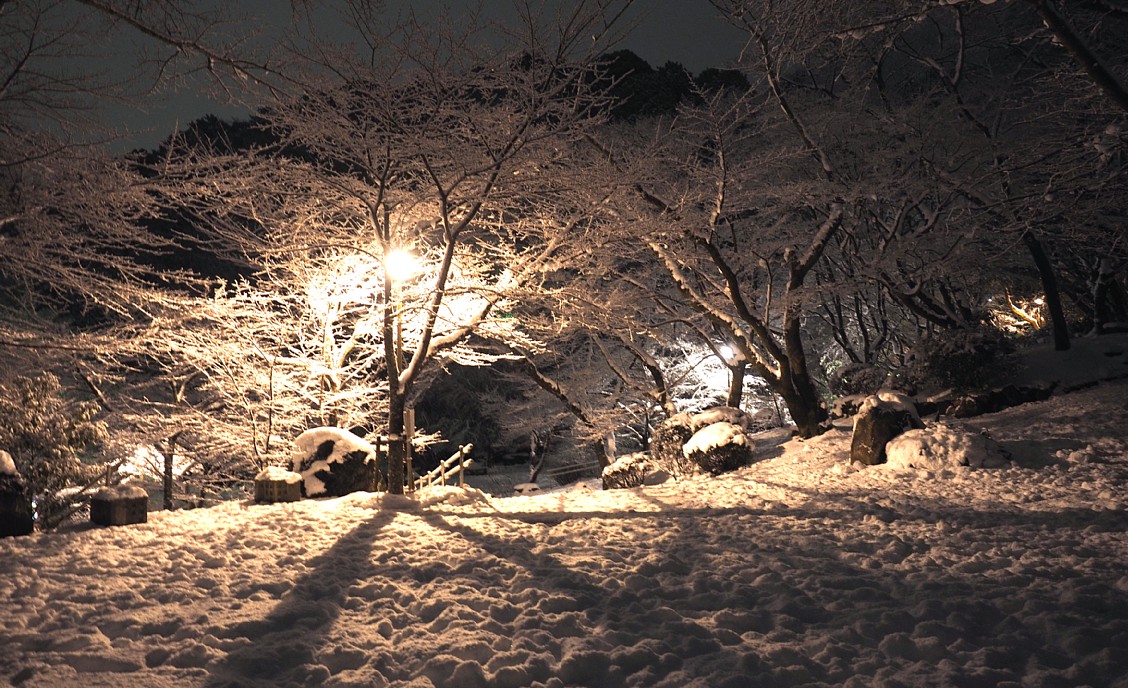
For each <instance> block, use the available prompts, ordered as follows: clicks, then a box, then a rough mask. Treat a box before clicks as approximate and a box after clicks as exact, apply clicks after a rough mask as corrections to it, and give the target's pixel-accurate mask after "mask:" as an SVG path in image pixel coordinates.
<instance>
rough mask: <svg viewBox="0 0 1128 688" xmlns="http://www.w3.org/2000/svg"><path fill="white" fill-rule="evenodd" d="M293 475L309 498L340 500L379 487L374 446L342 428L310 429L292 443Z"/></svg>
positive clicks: (377, 465)
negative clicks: (300, 477) (353, 493)
mask: <svg viewBox="0 0 1128 688" xmlns="http://www.w3.org/2000/svg"><path fill="white" fill-rule="evenodd" d="M291 467H292V470H293V472H295V473H300V474H301V476H302V481H303V487H302V492H303V493H304V494H305V495H306V496H308V497H322V496H325V497H342V496H344V495H347V494H349V493H352V492H373V491H375V490H376V489H378V487H379V478H380V471H379V464H378V454H377V451H376V447H374V446H372V445H371V444H369V443H368V442H366V441H365V440H364V439H363V438H361V437H357V436H356V435H354V434H352V433H351V432H349V431H348V430H342V429H341V428H329V427H324V428H311V429H309V430H306V431H305V432H303V433H302V434H301V435H298V439H296V440H295V441H294V452H293V454H292V456H291Z"/></svg>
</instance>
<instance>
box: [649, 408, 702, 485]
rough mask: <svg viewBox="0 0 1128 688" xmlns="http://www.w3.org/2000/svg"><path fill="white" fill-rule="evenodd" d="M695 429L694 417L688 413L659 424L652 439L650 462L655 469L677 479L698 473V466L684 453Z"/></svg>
mask: <svg viewBox="0 0 1128 688" xmlns="http://www.w3.org/2000/svg"><path fill="white" fill-rule="evenodd" d="M694 429H695V428H694V427H693V417H692V416H691V415H689V414H688V413H679V414H677V415H674V416H671V417H669V418H667V419H666V420H664V421H663V422H662V423H661V424H659V425H658V427H657V428H655V429H654V436H653V437H651V438H650V460H651V461H653V462H654V465H655V467H656V468H659V469H661V470H664V471H666V472H667V473H669V474H670V475H672V476H674V477H675V478H679V477H681V476H685V475H691V474H693V473H695V472H697V464H695V463H694V462H693V461H692V460H691V459H689V458H687V457H686V455H685V453H684V452H683V451H682V447H684V446H685V443H686V442H688V441H689V438H691V437H693V432H694Z"/></svg>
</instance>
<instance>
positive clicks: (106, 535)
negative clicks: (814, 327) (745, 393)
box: [0, 357, 1128, 688]
mask: <svg viewBox="0 0 1128 688" xmlns="http://www.w3.org/2000/svg"><path fill="white" fill-rule="evenodd" d="M1104 358H1107V359H1108V360H1107V361H1106V362H1107V363H1109V364H1110V365H1113V366H1114V367H1116V366H1119V367H1116V369H1115V370H1113V371H1112V372H1114V373H1115V372H1117V371H1120V372H1121V373H1123V372H1128V370H1126V369H1128V366H1124V365H1123V357H1121V360H1119V361H1114V360H1113V357H1104ZM1079 360H1080V359H1079ZM1102 360H1103V359H1102ZM1053 366H1054V369H1055V371H1059V372H1060V370H1062V369H1063V368H1062V367H1061V361H1060V359H1055V360H1054V362H1053ZM1078 370H1079V371H1080V372H1082V373H1085V372H1086V371H1087V372H1089V373H1091V372H1092V371H1093V370H1094V367H1093V365H1092V364H1088V365H1080V366H1079V367H1078ZM1101 374H1102V375H1107V374H1108V373H1107V371H1105V372H1102V373H1101ZM1126 420H1128V381H1125V380H1120V381H1116V382H1106V383H1102V384H1100V385H1099V386H1096V387H1093V388H1090V389H1086V390H1083V391H1079V392H1074V393H1072V394H1067V395H1062V396H1055V397H1053V398H1051V399H1050V400H1048V401H1046V402H1041V403H1037V404H1030V405H1026V406H1023V407H1018V408H1013V409H1010V410H1007V411H1004V412H1002V413H997V414H993V415H989V416H983V417H980V418H976V419H970V420H968V421H964V423H963V424H964V425H965V426H967V427H970V428H974V429H981V428H982V429H986V430H988V431H989V432H990V434H991V435H992V436H993V437H994V438H995V439H996V440H998V441H999V442H1000V443H1001V444H1002V445H1003V447H1004V448H1006V449H1007V450H1008V451H1010V452H1011V453H1012V454H1013V455H1014V457H1015V463H1014V465H1012V466H1010V467H1006V468H998V469H968V468H960V467H954V466H953V467H950V468H939V469H934V470H931V471H925V470H913V469H893V468H889V467H874V468H866V469H852V468H850V467H849V466H847V465H846V463H845V461H846V457H847V455H848V446H849V432H848V431H847V430H838V431H834V432H831V433H828V434H827V435H824V436H822V437H820V438H817V439H815V440H812V441H806V442H804V441H799V440H788V439H787V437H786V436H784V435H782V434H780V433H776V434H774V435H763V436H758V437H757V438H756V440H757V443H758V444H757V452H758V456H759V458H760V459H761V460H760V461H758V462H757V463H755V464H754V465H752V466H749V467H747V468H745V469H742V470H740V471H737V472H735V473H730V474H726V475H723V476H721V477H718V478H708V477H696V478H690V479H687V480H683V481H680V482H671V483H667V484H663V485H658V486H651V487H645V488H638V489H633V490H618V491H606V492H605V491H602V490H600V489H598V487H597V486H596V485H594V484H592V483H583V484H579V485H575V486H572V487H570V488H567V489H562V490H556V491H547V492H544V493H541V494H537V495H534V496H526V497H509V498H493V497H487V496H485V495H484V494H483V493H481V492H478V491H475V490H469V489H468V490H459V489H456V488H441V489H435V490H432V491H429V492H426V493H424V494H422V495H420V496H419V497H418V498H416V499H409V498H392V497H386V496H383V495H379V494H354V495H350V496H348V497H343V498H338V499H330V500H307V501H303V502H298V503H292V504H280V505H254V504H250V503H228V504H224V505H221V506H218V507H215V508H211V509H200V510H195V511H183V512H176V513H152V514H150V515H149V522H148V523H146V524H141V525H135V526H126V527H118V528H102V529H79V530H74V531H70V532H60V533H54V534H45V535H42V534H41V535H34V536H30V537H24V538H9V539H5V540H0V619H2V625H0V683H3V682H9V683H11V684H14V685H19V686H28V687H31V686H83V687H93V686H115V687H116V686H216V687H218V686H298V685H320V684H323V685H333V686H384V685H394V686H418V687H420V688H422V687H425V686H431V685H435V686H455V687H459V688H461V687H475V686H514V687H521V686H598V687H603V686H669V687H671V688H684V687H687V686H701V687H709V688H717V687H724V686H731V687H733V688H736V687H745V686H824V685H827V686H830V685H833V686H984V687H987V686H992V687H993V686H1029V687H1035V686H1047V687H1050V686H1082V685H1091V686H1128V533H1126V529H1128V514H1126V512H1125V498H1126V496H1128V422H1126Z"/></svg>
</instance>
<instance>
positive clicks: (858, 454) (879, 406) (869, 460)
mask: <svg viewBox="0 0 1128 688" xmlns="http://www.w3.org/2000/svg"><path fill="white" fill-rule="evenodd" d="M923 427H924V423H922V422H921V420H920V416H919V415H917V411H916V405H915V404H914V403H913V400H912V398H911V397H909V396H907V395H905V394H901V393H900V392H885V391H883V392H878V393H877V394H875V395H873V396H870V397H867V398H866V400H865V401H863V402H862V405H861V407H860V408H859V409H858V414H857V415H856V416H854V435H853V437H852V438H851V441H850V462H851V463H860V464H862V465H865V466H874V465H877V464H881V463H885V460H886V454H885V451H886V450H885V447H886V444H887V443H888V442H889V440H891V439H893V438H894V437H896V436H897V435H900V434H901V433H903V432H905V431H906V430H910V429H912V428H923Z"/></svg>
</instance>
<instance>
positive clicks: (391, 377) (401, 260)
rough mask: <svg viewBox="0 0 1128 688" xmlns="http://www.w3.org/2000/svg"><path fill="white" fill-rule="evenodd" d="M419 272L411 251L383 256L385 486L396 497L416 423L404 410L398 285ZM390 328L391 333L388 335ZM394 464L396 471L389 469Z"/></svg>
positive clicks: (415, 258)
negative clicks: (386, 422) (385, 309)
mask: <svg viewBox="0 0 1128 688" xmlns="http://www.w3.org/2000/svg"><path fill="white" fill-rule="evenodd" d="M419 271H420V265H419V259H418V258H417V257H416V256H415V254H413V253H412V252H411V251H408V250H406V249H396V250H393V251H389V252H388V253H386V254H384V278H385V280H386V281H387V284H386V285H385V289H386V290H387V292H386V295H387V296H388V297H389V298H388V302H387V303H386V304H385V306H386V307H391V308H394V311H393V312H392V314H391V315H392V317H391V319H390V320H391V322H389V318H388V317H387V315H388V314H387V312H385V320H384V325H385V335H387V334H390V335H391V347H389V348H390V351H389V348H385V351H386V352H387V353H390V354H391V360H389V361H388V362H387V369H388V387H389V391H390V395H391V398H390V400H389V402H390V408H389V421H391V423H390V424H389V427H388V473H389V482H391V483H392V484H389V485H388V489H389V491H391V492H392V493H394V494H399V493H400V492H402V490H403V484H402V482H400V484H395V481H396V480H397V479H402V476H403V471H402V470H401V468H402V467H404V465H405V464H406V468H407V476H408V480H409V482H410V480H411V432H412V430H413V426H414V420H415V419H414V416H415V414H414V409H409V408H407V405H406V399H405V398H404V397H405V394H404V389H403V386H402V382H401V379H400V378H401V376H402V373H403V370H404V368H405V367H406V366H407V360H406V358H405V357H404V351H403V319H402V311H403V304H402V303H401V302H400V293H399V290H398V289H397V284H402V283H403V282H405V281H407V280H409V279H411V278H413V277H415V276H416V275H418V274H419ZM389 327H390V329H391V332H390V333H389V332H388V331H387V329H388V328H389ZM385 346H386V345H385ZM397 426H398V427H397ZM393 464H394V465H395V466H396V469H393V468H392V466H393Z"/></svg>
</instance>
